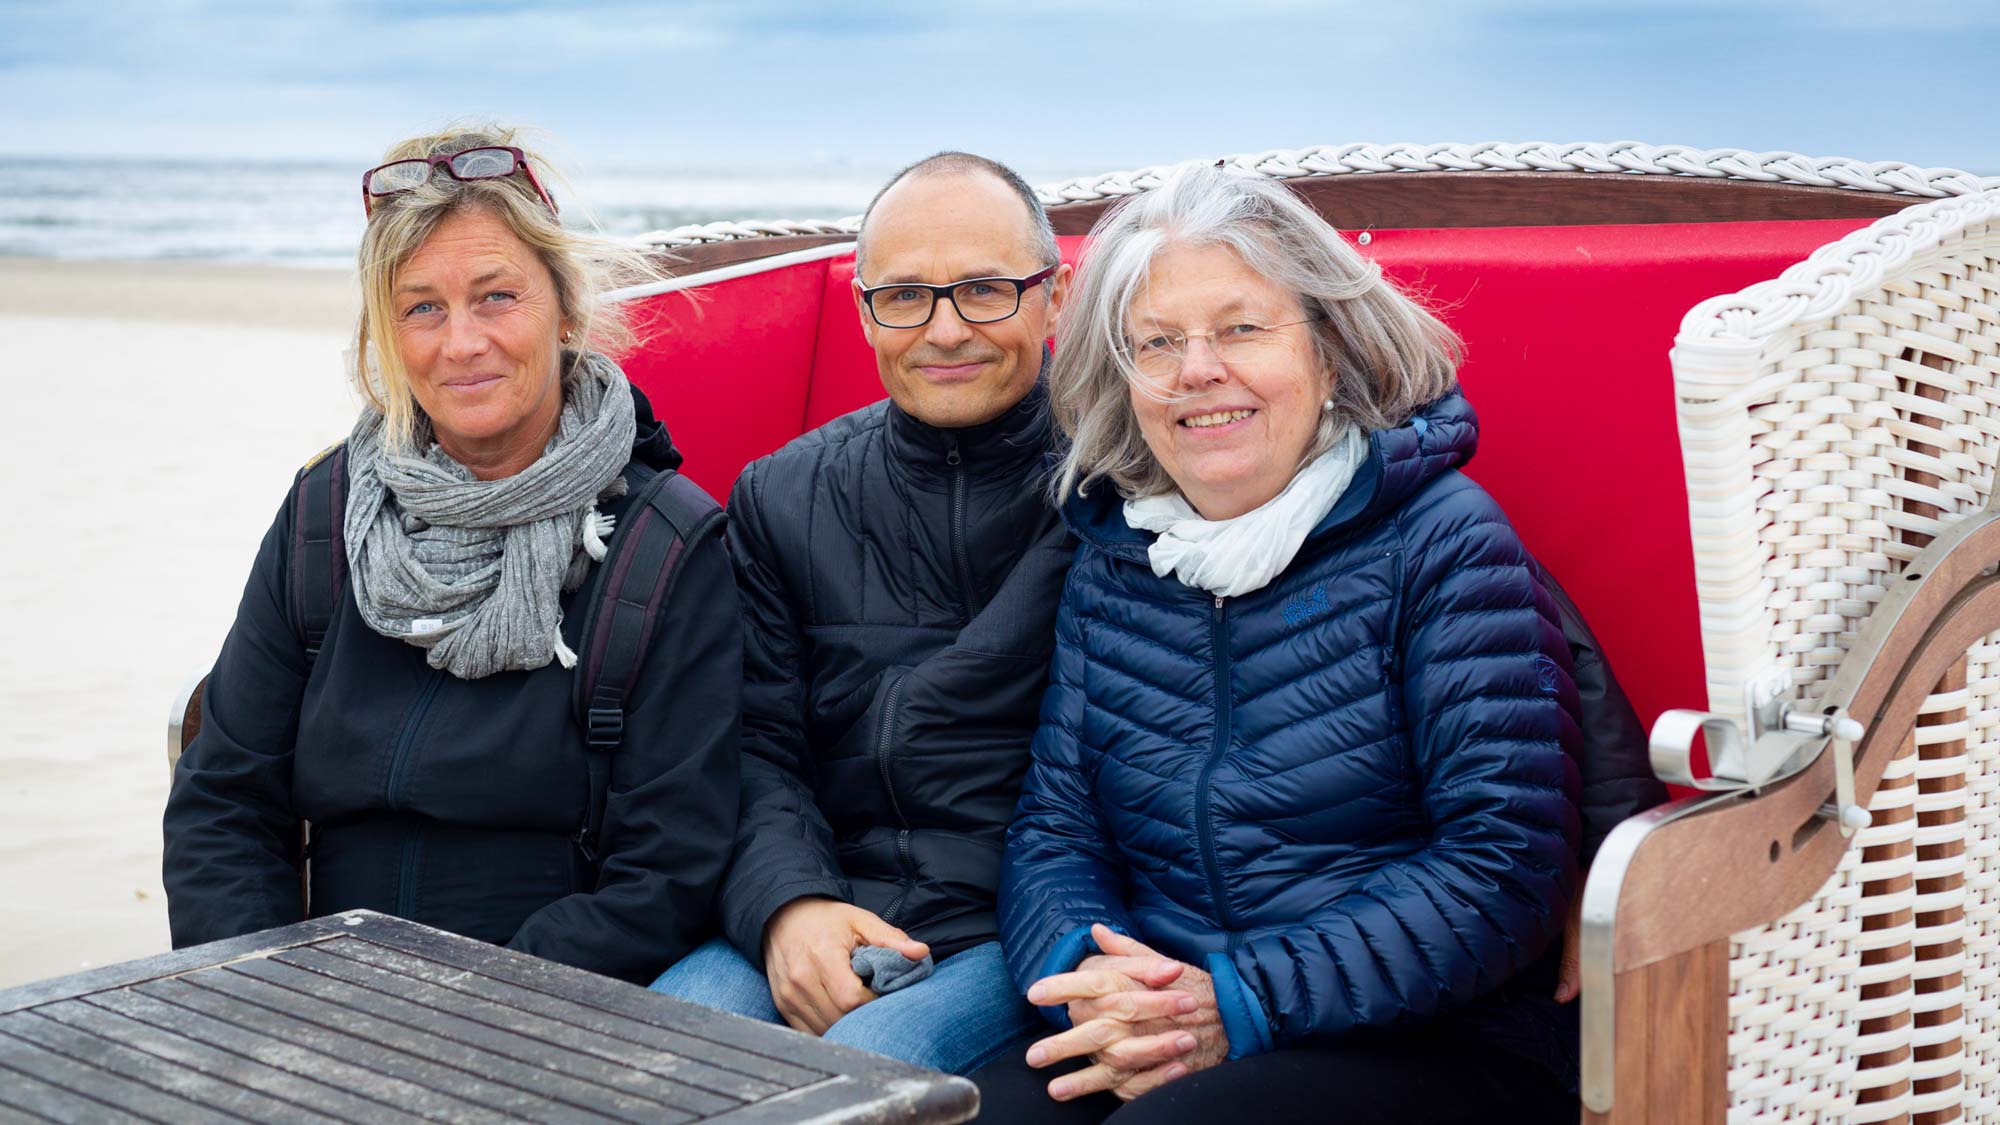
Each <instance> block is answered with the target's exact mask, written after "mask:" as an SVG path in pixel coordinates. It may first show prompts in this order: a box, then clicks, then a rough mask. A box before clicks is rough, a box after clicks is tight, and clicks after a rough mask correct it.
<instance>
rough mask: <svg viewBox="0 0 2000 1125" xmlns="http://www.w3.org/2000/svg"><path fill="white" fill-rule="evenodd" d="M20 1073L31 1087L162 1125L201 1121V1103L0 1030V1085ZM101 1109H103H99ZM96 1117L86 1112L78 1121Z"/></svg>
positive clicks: (9, 1083)
mask: <svg viewBox="0 0 2000 1125" xmlns="http://www.w3.org/2000/svg"><path fill="white" fill-rule="evenodd" d="M10 1072H11V1073H12V1074H19V1075H22V1076H23V1077H24V1079H25V1082H22V1083H20V1084H24V1085H29V1086H41V1087H48V1088H50V1089H55V1090H61V1091H63V1092H65V1093H69V1094H74V1095H76V1096H77V1097H79V1098H83V1099H87V1100H88V1101H90V1102H95V1103H98V1105H99V1106H100V1107H102V1106H109V1107H111V1108H112V1109H115V1110H118V1111H120V1112H122V1113H129V1114H131V1115H132V1116H133V1117H136V1118H138V1119H140V1120H142V1121H156V1122H160V1123H161V1125H199V1123H200V1122H203V1121H204V1120H213V1118H212V1117H211V1118H206V1119H205V1118H203V1116H202V1112H201V1108H200V1107H199V1106H195V1105H190V1104H189V1103H187V1102H184V1101H182V1100H181V1099H179V1098H176V1097H173V1096H172V1095H170V1094H166V1093H163V1092H161V1091H159V1090H155V1089H154V1088H152V1087H151V1086H148V1085H146V1084H145V1083H143V1082H135V1081H133V1080H132V1079H130V1078H127V1077H125V1076H124V1075H122V1074H114V1073H112V1072H111V1071H108V1070H98V1069H96V1068H95V1067H91V1066H87V1065H85V1064H83V1063H79V1062H77V1061H76V1060H75V1059H72V1058H70V1057H69V1056H67V1055H64V1054H61V1053H59V1052H56V1051H52V1050H50V1049H48V1048H46V1047H43V1046H41V1045H40V1044H38V1043H32V1042H29V1041H28V1040H26V1039H21V1038H17V1037H15V1036H13V1035H12V1034H11V1033H9V1032H8V1031H6V1030H5V1029H4V1028H0V1086H7V1087H9V1088H11V1087H13V1086H15V1085H16V1084H17V1082H16V1080H15V1079H13V1078H11V1077H9V1073H10ZM99 1112H101V1110H100V1111H99ZM94 1116H96V1114H95V1113H92V1114H87V1115H85V1117H83V1118H78V1120H84V1119H88V1118H89V1117H94Z"/></svg>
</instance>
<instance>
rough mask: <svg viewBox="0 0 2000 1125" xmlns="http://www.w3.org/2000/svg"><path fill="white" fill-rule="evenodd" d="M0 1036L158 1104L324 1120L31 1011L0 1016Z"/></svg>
mask: <svg viewBox="0 0 2000 1125" xmlns="http://www.w3.org/2000/svg"><path fill="white" fill-rule="evenodd" d="M0 1033H5V1034H7V1035H13V1036H17V1037H19V1038H21V1039H26V1040H28V1041H29V1042H31V1043H34V1044H35V1045H37V1046H39V1047H43V1048H45V1049H47V1050H50V1051H54V1052H56V1053H58V1054H61V1055H63V1056H64V1057H66V1058H69V1059H72V1060H74V1061H76V1062H77V1063H79V1064H81V1065H84V1066H91V1067H101V1068H103V1069H104V1070H106V1071H109V1072H110V1073H113V1074H118V1075H121V1076H123V1077H125V1078H128V1079H131V1080H132V1081H134V1082H139V1083H143V1084H144V1085H146V1086H149V1087H151V1088H153V1089H155V1090H158V1091H160V1092H161V1096H162V1097H163V1098H164V1099H176V1098H184V1099H186V1101H187V1103H189V1104H192V1105H196V1106H208V1107H210V1108H211V1109H212V1110H213V1111H215V1112H220V1113H227V1114H233V1115H235V1116H237V1117H241V1118H243V1119H244V1120H246V1121H272V1122H276V1121H287V1122H293V1121H301V1120H304V1119H306V1118H308V1117H310V1118H311V1119H312V1120H315V1121H327V1120H330V1119H328V1118H324V1117H318V1116H316V1115H310V1114H306V1113H304V1112H303V1111H301V1110H299V1108H298V1107H297V1106H293V1105H289V1104H287V1103H285V1102H281V1101H279V1100H278V1099H276V1098H273V1097H270V1096H268V1095H266V1094H260V1093H258V1092H257V1091H255V1090H252V1089H249V1088H248V1087H244V1086H238V1085H236V1084H235V1083H233V1082H229V1081H225V1080H223V1079H221V1078H219V1077H216V1076H213V1075H209V1074H204V1073H203V1072H201V1071H199V1070H194V1069H191V1068H189V1067H185V1066H178V1065H175V1064H174V1063H172V1062H169V1061H168V1060H166V1059H163V1058H161V1057H159V1056H158V1055H154V1054H149V1053H147V1052H145V1051H142V1050H139V1049H138V1048H136V1047H132V1046H129V1045H127V1044H124V1043H118V1042H114V1041H112V1040H109V1039H105V1038H103V1037H101V1036H97V1035H93V1034H91V1033H90V1032H88V1031H84V1030H82V1029H81V1028H77V1027H72V1026H70V1025H68V1024H65V1023H60V1022H58V1021H56V1020H52V1019H49V1018H48V1017H46V1016H43V1015H41V1014H39V1013H38V1012H36V1011H33V1010H31V1011H27V1012H16V1013H14V1014H12V1015H8V1016H0Z"/></svg>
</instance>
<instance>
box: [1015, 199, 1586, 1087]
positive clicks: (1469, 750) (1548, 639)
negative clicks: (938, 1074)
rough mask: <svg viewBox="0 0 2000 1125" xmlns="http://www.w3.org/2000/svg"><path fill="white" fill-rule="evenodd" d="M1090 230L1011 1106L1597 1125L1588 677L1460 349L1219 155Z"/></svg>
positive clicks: (1034, 782)
mask: <svg viewBox="0 0 2000 1125" xmlns="http://www.w3.org/2000/svg"><path fill="white" fill-rule="evenodd" d="M1087 255H1088V256H1087V257H1086V259H1085V261H1084V263H1083V266H1082V269H1081V271H1080V274H1079V283H1078V288H1077V291H1076V293H1075V295H1074V297H1073V298H1072V301H1071V304H1070V305H1069V306H1068V307H1067V308H1066V309H1065V312H1064V318H1063V322H1062V325H1061V328H1060V331H1059V334H1058V339H1057V346H1056V360H1055V366H1054V370H1053V371H1052V373H1051V376H1050V397H1051V401H1052V403H1053V406H1054V411H1055V416H1056V421H1057V423H1058V424H1059V425H1060V426H1061V427H1062V429H1063V430H1064V431H1065V432H1066V433H1067V434H1068V435H1069V436H1070V439H1071V444H1070V446H1069V449H1068V452H1067V455H1066V456H1065V458H1064V459H1063V461H1062V463H1061V465H1060V467H1059V469H1058V471H1057V473H1056V478H1057V485H1056V488H1057V493H1058V498H1059V500H1060V502H1061V503H1062V504H1063V505H1064V516H1065V518H1066V520H1067V521H1068V523H1069V525H1070V527H1071V529H1072V530H1073V531H1074V532H1075V533H1076V535H1077V537H1078V538H1079V540H1080V541H1081V547H1080V548H1079V550H1078V553H1077V557H1076V562H1075V564H1074V565H1073V567H1072V568H1071V570H1070V573H1069V578H1068V585H1067V586H1066V588H1065V590H1064V593H1063V599H1062V606H1061V609H1060V610H1059V612H1058V615H1057V647H1056V655H1055V661H1054V666H1053V671H1052V673H1051V684H1050V688H1049V694H1048V696H1047V698H1046V699H1045V700H1044V702H1043V706H1042V726H1041V730H1040V733H1039V735H1038V736H1037V738H1036V741H1035V744H1034V750H1033V758H1034V760H1033V764H1032V766H1031V767H1030V769H1029V773H1028V776H1027V779H1026V782H1025V784H1024V788H1023V791H1022V795H1021V803H1020V806H1019V809H1018V810H1017V812H1016V815H1015V821H1014V824H1013V826H1012V829H1011V830H1010V832H1009V834H1008V841H1007V850H1006V857H1005V860H1004V868H1003V874H1002V882H1001V890H1000V922H1001V934H1002V940H1003V942H1004V944H1005V948H1006V954H1007V959H1008V963H1009V966H1010V968H1011V969H1012V970H1013V974H1014V979H1015V981H1016V983H1017V984H1018V985H1019V986H1020V987H1021V989H1022V990H1023V991H1024V992H1026V994H1027V997H1028V999H1029V1001H1031V1002H1032V1003H1035V1004H1037V1005H1039V1006H1041V1007H1042V1009H1043V1011H1044V1012H1045V1014H1046V1015H1047V1016H1048V1017H1049V1019H1050V1020H1051V1022H1053V1023H1054V1024H1056V1025H1057V1026H1056V1028H1054V1029H1051V1030H1050V1032H1049V1033H1048V1034H1047V1035H1046V1036H1045V1037H1044V1038H1042V1039H1041V1040H1040V1041H1039V1042H1036V1043H1035V1044H1033V1045H1032V1046H1031V1047H1030V1048H1029V1049H1028V1050H1027V1051H1026V1055H1025V1058H1024V1059H1022V1060H1021V1064H1024V1065H1020V1066H1019V1070H1020V1071H1021V1073H1023V1074H1030V1075H1032V1079H1031V1080H1032V1082H1033V1086H1031V1087H1028V1088H1027V1089H1028V1094H1027V1095H1025V1096H1024V1095H1022V1094H1021V1090H1022V1088H1023V1085H1022V1084H1021V1083H1018V1082H1017V1083H1014V1084H1012V1085H1009V1084H1007V1083H1006V1082H1005V1081H1004V1080H1002V1079H1001V1078H999V1077H997V1076H995V1075H990V1074H989V1075H982V1076H981V1085H982V1091H983V1096H984V1098H985V1103H986V1107H987V1112H989V1113H993V1114H995V1115H996V1116H998V1117H999V1118H1001V1119H1005V1120H1014V1119H1017V1118H1018V1119H1021V1120H1029V1119H1032V1120H1038V1121H1050V1122H1056V1121H1063V1120H1069V1119H1071V1118H1070V1115H1075V1117H1076V1118H1077V1119H1081V1120H1098V1119H1102V1118H1103V1117H1105V1116H1106V1115H1107V1114H1109V1115H1111V1116H1113V1118H1114V1119H1115V1120H1117V1121H1121V1122H1127V1121H1136V1122H1163V1121H1217V1120H1224V1119H1227V1118H1229V1117H1231V1116H1238V1115H1241V1114H1242V1113H1244V1112H1246V1111H1247V1112H1250V1113H1252V1114H1254V1115H1255V1116H1256V1117H1257V1119H1258V1120H1259V1121H1260V1122H1266V1123H1271V1125H1276V1123H1278V1122H1293V1121H1298V1122H1317V1121H1329V1120H1337V1121H1344V1122H1353V1123H1357V1125H1359V1123H1363V1122H1388V1121H1396V1122H1446V1121H1461V1120H1486V1121H1492V1120H1516V1119H1519V1120H1536V1121H1541V1120H1550V1121H1553V1120H1559V1119H1561V1118H1562V1117H1563V1116H1564V1115H1565V1114H1567V1115H1568V1116H1569V1117H1571V1118H1572V1119H1573V1118H1574V1116H1575V1112H1576V1110H1575V1103H1574V1099H1573V1096H1572V1095H1570V1094H1569V1092H1568V1091H1569V1089H1570V1084H1571V1083H1572V1082H1573V1081H1574V1075H1573V1067H1574V1056H1573V1053H1572V1052H1573V1041H1572V1042H1571V1043H1570V1044H1568V1045H1566V1044H1565V1042H1564V1031H1563V1029H1562V1027H1561V1022H1562V1020H1561V1014H1560V1013H1559V1011H1558V1009H1557V1005H1556V1000H1555V996H1554V992H1555V987H1554V986H1555V981H1556V964H1555V962H1556V959H1557V956H1558V939H1559V937H1560V935H1561V933H1562V929H1563V921H1564V916H1565V913H1566V907H1567V904H1568V900H1569V898H1570V896H1571V894H1572V893H1573V892H1574V890H1575V882H1576V874H1575V856H1576V846H1577V842H1578V833H1579V818H1578V811H1577V807H1576V801H1577V789H1578V773H1577V769H1576V766H1575V764H1574V763H1573V761H1572V754H1573V753H1574V751H1575V749H1576V745H1577V741H1578V736H1577V726H1576V721H1575V719H1576V713H1577V692H1576V688H1575V686H1574V683H1573V680H1572V674H1571V659H1570V653H1569V649H1568V646H1567V645H1566V644H1565V642H1564V638H1563V632H1562V628H1561V625H1560V623H1559V621H1558V620H1557V615H1556V609H1555V605H1554V602H1553V601H1552V599H1551V598H1550V596H1549V594H1548V593H1547V592H1546V591H1545V589H1544V588H1543V586H1542V584H1541V582H1540V581H1539V580H1538V576H1537V573H1536V569H1535V565H1534V560H1533V559H1532V558H1530V557H1529V555H1528V552H1527V551H1526V550H1525V549H1524V548H1523V547H1522V545H1521V542H1520V540H1519V538H1518V537H1517V536H1516V535H1515V533H1514V531H1513V529H1512V527H1511V526H1509V524H1508V522H1507V519H1506V516H1505V515H1504V514H1503V513H1502V512H1501V511H1500V508H1499V506H1498V505H1496V504H1495V503H1494V502H1493V500H1492V498H1491V497H1489V496H1487V495H1486V494H1485V493H1484V492H1483V491H1481V490H1480V488H1479V486H1477V485H1476V484H1474V483H1472V481H1471V480H1469V479H1467V478H1466V477H1464V476H1463V475H1461V474H1460V473H1459V466H1461V465H1462V464H1464V462H1465V461H1466V459H1467V458H1469V457H1470V456H1471V455H1472V452H1473V449H1474V446H1475V445H1476V443H1477V439H1478V423H1477V421H1476V419H1475V418H1474V416H1473V412H1472V409H1471V407H1470V406H1469V405H1467V403H1466V402H1465V400H1464V399H1463V398H1461V397H1460V396H1459V395H1458V394H1457V392H1456V389H1455V376H1454V371H1455V366H1456V361H1457V341H1456V339H1455V338H1454V337H1453V336H1452V335H1451V333H1450V332H1449V330H1448V329H1446V328H1445V327H1444V325H1442V324H1441V323H1440V322H1438V321H1437V320H1436V319H1434V318H1433V317H1431V316H1430V315H1429V314H1428V313H1426V312H1424V311H1423V310H1422V309H1420V308H1418V307H1417V306H1416V305H1415V304H1413V303H1411V302H1410V301H1409V300H1408V299H1407V298H1406V297H1404V296H1403V295H1402V294H1401V293H1399V292H1397V291H1396V290H1395V289H1394V288H1393V287H1392V286H1390V285H1389V284H1387V283H1386V282H1384V281H1383V280H1382V279H1381V277H1380V276H1379V274H1378V273H1377V271H1376V270H1375V268H1374V266H1373V265H1372V264H1370V263H1368V262H1367V261H1365V260H1364V259H1362V258H1361V257H1359V256H1358V255H1356V254H1355V253H1354V251H1353V250H1351V249H1350V248H1349V247H1348V246H1347V245H1346V244H1345V243H1344V242H1343V241H1342V240H1341V239H1340V237H1339V236H1338V235H1337V234H1336V233H1335V232H1334V231H1333V230H1332V229H1331V228H1330V227H1328V226H1327V224H1326V223H1325V222H1324V221H1322V220H1321V219H1320V218H1319V217H1318V216H1317V215H1315V214H1314V213H1313V212H1312V211H1311V210H1310V209H1309V208H1308V207H1306V206H1305V205H1304V204H1303V203H1301V202H1300V201H1299V200H1298V199H1297V198H1296V197H1294V196H1292V195H1291V194H1290V193H1289V192H1287V191H1286V190H1285V189H1284V188H1283V187H1281V186H1277V185H1274V184H1271V183H1269V182H1268V181H1263V180H1252V179H1247V178H1242V177H1237V176H1234V175H1231V174H1229V173H1226V172H1223V171H1220V170H1217V169H1212V168H1199V169H1195V170H1192V171H1188V172H1184V173H1182V174H1180V175H1179V176H1177V177H1175V178H1174V179H1172V180H1170V181H1169V182H1167V183H1165V184H1162V185H1161V186H1160V187H1158V188H1156V189H1154V190H1152V191H1150V192H1147V193H1145V194H1143V195H1140V196H1136V197H1134V198H1132V199H1131V200H1129V201H1127V202H1125V203H1124V204H1122V205H1121V206H1120V208H1119V209H1118V210H1117V211H1115V212H1114V213H1112V214H1111V215H1109V216H1107V217H1106V219H1105V220H1104V221H1103V222H1102V223H1101V224H1100V225H1099V227H1098V229H1097V231H1096V232H1095V238H1094V240H1093V242H1092V245H1091V247H1090V249H1089V250H1088V252H1087ZM1029 1068H1034V1070H1032V1071H1030V1070H1029ZM1106 1094H1110V1095H1115V1097H1107V1096H1104V1095H1106ZM1052 1097H1053V1098H1054V1099H1056V1100H1057V1101H1061V1102H1064V1103H1067V1104H1063V1105H1058V1104H1056V1102H1055V1101H1051V1100H1049V1099H1050V1098H1052ZM1118 1099H1127V1101H1125V1102H1124V1103H1122V1104H1121V1102H1120V1100H1118ZM1010 1115H1011V1116H1010Z"/></svg>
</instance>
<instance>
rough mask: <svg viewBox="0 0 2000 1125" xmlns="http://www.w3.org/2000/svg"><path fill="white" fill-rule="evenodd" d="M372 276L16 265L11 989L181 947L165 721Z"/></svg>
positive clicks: (0, 553)
mask: <svg viewBox="0 0 2000 1125" xmlns="http://www.w3.org/2000/svg"><path fill="white" fill-rule="evenodd" d="M356 302H357V297H356V295H355V292H354V286H353V281H352V278H351V277H350V276H348V275H345V274H343V273H340V272H338V271H323V272H314V271H306V270H282V269H268V268H254V267H225V266H204V265H154V264H143V265H132V264H111V263H89V264H73V263H53V262H28V261H19V260H13V261H0V396H4V397H0V401H4V404H5V405H4V408H0V521H4V525H0V988H4V987H6V986H8V985H13V984H19V983H22V982H24V981H29V980H36V979H39V978H42V977H47V976H54V975H57V974H61V973H67V972H72V971H75V970H77V969H79V968H83V967H88V966H91V965H101V964H105V963H107V962H112V961H121V960H125V959H128V958H132V957H140V956H145V955H147V954H152V953H158V952H161V951H163V950H165V949H166V948H167V947H168V940H167V924H166V901H165V898H164V896H163V894H162V892H161V889H160V808H161V804H162V802H163V801H164V800H165V797H166V790H167V766H166V719H167V713H168V710H169V707H170V705H171V704H172V702H173V700H174V698H175V697H176V695H177V693H178V692H179V691H180V690H181V689H182V688H184V687H185V686H186V684H187V683H189V682H190V681H191V680H192V679H193V678H194V677H196V676H199V675H201V674H202V673H204V672H206V671H207V669H208V667H209V665H210V664H211V663H212V662H213V661H214V659H215V653H216V650H217V649H218V647H219V646H220V645H221V642H222V638H223V635H224V633H226V632H227V631H228V628H229V623H230V621H231V619H232V617H233V616H234V613H235V607H236V602H237V598H238V596H239V594H240V593H241V590H242V585H243V580H244V578H245V576H246V575H247V574H248V573H249V568H250V563H251V560H252V558H253V556H254V555H255V553H256V548H257V543H258V541H259V540H260V539H261V538H262V536H263V533H264V530H265V528H266V527H268V526H269V525H270V522H271V518H272V516H273V515H274V514H275V513H276V512H277V509H278V505H279V503H280V502H281V501H282V500H283V498H284V495H285V492H286V489H287V487H288V486H289V484H290V482H291V477H292V473H293V471H294V470H295V469H296V468H297V467H298V465H299V464H300V463H301V462H303V461H305V460H306V459H307V458H309V457H310V456H312V455H313V454H314V453H315V452H317V451H319V450H320V449H322V448H324V447H325V446H326V445H327V444H329V443H331V442H333V441H337V440H339V439H340V438H341V437H342V436H344V435H345V434H346V432H347V430H348V428H349V426H351V425H352V423H353V419H354V412H355V409H356V400H355V398H354V396H353V394H352V392H351V391H350V390H349V389H348V388H347V385H346V383H345V381H344V378H343V374H342V371H341V362H342V358H341V353H342V351H343V349H344V348H345V347H346V346H347V342H348V336H349V333H350V332H351V330H352V324H353V310H354V308H355V307H356Z"/></svg>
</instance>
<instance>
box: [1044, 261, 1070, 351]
mask: <svg viewBox="0 0 2000 1125" xmlns="http://www.w3.org/2000/svg"><path fill="white" fill-rule="evenodd" d="M1075 272H1076V271H1075V270H1073V269H1071V268H1070V264H1069V263H1068V262H1064V263H1062V264H1061V265H1059V266H1057V267H1056V272H1054V273H1052V274H1050V275H1049V335H1050V336H1051V337H1053V336H1054V335H1055V334H1056V326H1057V325H1059V324H1061V323H1062V314H1063V304H1064V302H1066V301H1068V300H1069V285H1070V281H1071V280H1072V279H1073V278H1072V275H1073V274H1075Z"/></svg>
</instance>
